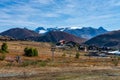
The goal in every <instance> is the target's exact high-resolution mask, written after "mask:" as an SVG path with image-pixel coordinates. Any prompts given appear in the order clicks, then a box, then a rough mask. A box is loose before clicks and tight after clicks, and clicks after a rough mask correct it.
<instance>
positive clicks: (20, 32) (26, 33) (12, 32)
mask: <svg viewBox="0 0 120 80" xmlns="http://www.w3.org/2000/svg"><path fill="white" fill-rule="evenodd" d="M0 35H2V36H10V37H13V38H15V39H25V38H27V37H37V36H40V34H38V33H36V32H34V31H31V30H28V29H21V28H13V29H9V30H7V31H4V32H2V33H0Z"/></svg>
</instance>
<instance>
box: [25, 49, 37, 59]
mask: <svg viewBox="0 0 120 80" xmlns="http://www.w3.org/2000/svg"><path fill="white" fill-rule="evenodd" d="M24 52H25V54H24V55H25V56H28V57H33V56H38V50H37V49H36V48H28V47H26V48H25V49H24Z"/></svg>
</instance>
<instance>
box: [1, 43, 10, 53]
mask: <svg viewBox="0 0 120 80" xmlns="http://www.w3.org/2000/svg"><path fill="white" fill-rule="evenodd" d="M0 52H1V53H8V45H7V43H3V44H2V46H1V50H0Z"/></svg>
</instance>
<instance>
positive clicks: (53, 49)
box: [51, 46, 55, 61]
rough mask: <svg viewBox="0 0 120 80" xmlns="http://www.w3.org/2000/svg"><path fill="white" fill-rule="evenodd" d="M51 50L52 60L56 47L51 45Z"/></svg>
mask: <svg viewBox="0 0 120 80" xmlns="http://www.w3.org/2000/svg"><path fill="white" fill-rule="evenodd" d="M51 52H52V61H54V52H55V47H54V46H52V47H51Z"/></svg>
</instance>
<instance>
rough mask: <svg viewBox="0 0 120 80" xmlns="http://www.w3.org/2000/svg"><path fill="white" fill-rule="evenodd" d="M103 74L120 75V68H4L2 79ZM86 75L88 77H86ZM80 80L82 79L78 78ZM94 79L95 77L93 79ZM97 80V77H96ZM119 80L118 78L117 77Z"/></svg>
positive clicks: (54, 79)
mask: <svg viewBox="0 0 120 80" xmlns="http://www.w3.org/2000/svg"><path fill="white" fill-rule="evenodd" d="M90 75H91V76H92V77H91V79H93V78H95V77H97V78H98V77H101V76H104V77H106V76H110V77H111V76H112V77H113V76H117V77H118V76H120V68H114V67H63V68H62V67H41V68H29V67H28V68H27V67H26V68H2V69H0V80H74V79H73V78H75V77H76V78H80V77H81V78H82V77H83V78H85V79H83V80H90V79H89V78H90ZM85 76H86V77H85ZM78 80H80V79H78ZM93 80H94V79H93ZM95 80H96V79H95ZM113 80H115V79H113ZM116 80H117V79H116Z"/></svg>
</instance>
